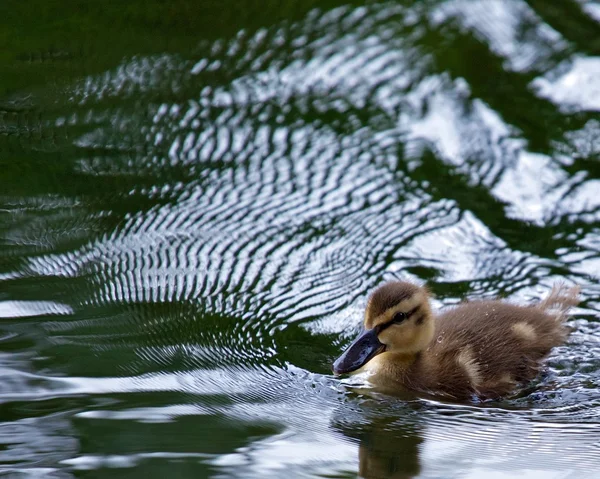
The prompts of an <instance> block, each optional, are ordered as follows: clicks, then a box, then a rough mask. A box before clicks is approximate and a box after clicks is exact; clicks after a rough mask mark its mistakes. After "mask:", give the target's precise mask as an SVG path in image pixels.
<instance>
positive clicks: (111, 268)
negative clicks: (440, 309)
mask: <svg viewBox="0 0 600 479" xmlns="http://www.w3.org/2000/svg"><path fill="white" fill-rule="evenodd" d="M188 3H189V2H187V1H186V0H180V1H178V2H177V6H176V7H168V8H167V7H165V6H164V5H162V4H160V5H159V4H158V3H156V4H155V3H152V2H150V3H148V2H143V5H141V4H140V3H137V2H130V5H129V7H128V8H127V9H126V12H125V13H124V12H123V11H122V10H121V6H119V7H118V8H119V10H118V11H113V10H111V9H112V8H113V7H112V6H109V5H104V4H103V6H102V9H101V10H102V11H101V12H99V11H97V6H95V4H94V3H93V2H91V3H90V5H89V9H90V10H89V12H87V11H81V9H79V8H73V9H71V10H69V9H65V10H64V11H65V12H68V13H64V12H61V22H62V21H63V16H64V15H67V16H68V15H76V17H73V19H69V18H70V17H69V18H66V17H65V19H64V22H66V23H65V25H88V24H93V25H98V27H97V28H96V30H94V31H97V32H98V35H97V37H98V38H97V39H96V38H91V37H90V35H88V34H87V33H86V34H85V35H83V34H82V35H83V36H81V37H78V36H77V32H76V31H75V30H74V31H73V35H72V36H71V34H69V35H66V36H68V37H69V38H71V37H72V39H70V40H69V42H67V43H65V41H64V40H63V39H61V38H58V39H56V43H57V45H58V46H57V47H52V48H49V46H48V42H49V37H48V36H47V35H50V33H49V32H47V30H45V29H39V28H38V24H37V23H36V24H31V25H29V30H28V31H26V32H20V31H15V29H17V27H16V26H15V25H21V24H22V23H23V22H24V21H25V20H22V21H18V22H17V21H15V22H9V23H10V25H9V24H6V25H5V27H6V31H7V32H11V33H10V34H8V33H7V38H23V39H27V41H26V42H25V41H24V45H25V46H23V48H27V49H29V50H28V51H24V52H15V56H14V58H13V59H12V60H11V61H12V62H13V63H11V65H10V66H11V68H13V69H14V70H10V71H12V72H13V73H14V74H10V75H8V74H7V75H5V76H3V77H2V79H0V86H2V89H0V91H2V92H3V93H1V94H0V148H1V151H2V159H1V160H0V161H1V162H2V179H3V190H2V192H1V193H0V203H1V206H0V231H1V233H0V236H1V238H2V248H1V249H0V282H1V283H0V286H1V289H0V317H1V319H2V324H1V334H0V342H1V344H2V351H1V354H0V365H1V367H2V368H3V371H4V380H3V382H2V385H0V404H2V408H3V409H2V414H1V415H0V416H1V417H0V431H5V432H6V434H5V436H4V437H5V439H6V442H5V444H6V448H5V450H3V451H0V462H2V463H4V464H11V466H6V467H5V466H2V467H3V471H8V470H11V471H12V469H16V468H19V467H21V468H32V470H33V471H34V472H35V471H37V472H38V473H47V472H54V473H56V474H62V473H64V474H65V475H79V474H81V472H80V471H82V470H86V469H89V470H94V473H96V474H97V475H100V476H101V475H105V474H106V475H109V474H110V475H113V474H114V473H115V470H118V469H122V470H124V471H125V473H127V472H131V469H132V468H134V469H135V472H137V473H138V474H140V475H141V474H145V475H149V476H153V475H155V476H158V477H162V476H163V475H164V474H166V473H169V474H176V475H197V476H201V477H205V476H220V477H245V478H247V477H264V476H265V475H269V474H270V475H277V474H281V473H282V471H285V473H286V474H290V475H294V474H296V475H299V476H300V475H322V476H331V475H336V474H337V475H344V474H345V475H352V474H355V473H356V471H360V473H361V474H362V475H363V476H365V477H389V476H390V474H396V475H397V476H398V477H413V476H418V477H464V476H468V475H469V474H470V475H471V476H476V475H478V474H479V475H485V474H488V473H489V472H495V473H498V474H504V473H505V474H506V475H507V477H508V475H509V474H513V473H515V471H521V470H524V471H527V472H528V473H531V474H534V473H538V474H545V473H550V472H552V471H559V472H561V473H562V472H564V473H565V474H567V473H573V474H575V473H577V474H578V473H579V472H581V471H583V472H587V471H589V470H595V469H594V468H597V463H598V451H597V442H596V441H595V439H594V431H595V428H596V427H597V426H598V424H597V412H598V382H599V375H598V357H600V356H599V354H600V349H599V346H598V339H597V338H598V337H600V331H599V330H598V329H599V323H598V321H597V312H598V309H599V304H600V303H599V301H600V299H599V298H600V287H599V286H598V270H599V269H598V266H599V264H598V257H599V255H598V254H599V251H598V239H599V234H600V229H599V228H598V221H599V220H600V205H599V204H598V197H597V194H596V191H597V188H598V184H597V183H598V178H599V173H600V170H599V169H598V167H597V161H596V159H597V158H596V157H597V156H598V144H600V143H599V142H598V141H597V140H598V132H599V131H600V129H599V124H600V123H599V119H598V117H597V112H598V105H597V97H598V95H597V94H596V93H597V85H596V83H595V82H594V81H593V79H594V78H595V72H596V69H597V61H598V59H597V54H598V45H597V42H596V41H595V40H594V38H597V37H598V35H595V34H594V33H597V31H598V28H599V27H598V23H597V18H596V17H594V13H593V11H594V9H593V6H591V5H592V4H591V3H590V2H573V1H569V2H563V3H562V4H561V5H560V6H558V5H555V4H554V3H552V5H550V3H548V2H546V3H544V2H539V1H527V2H525V1H515V2H503V1H492V2H463V1H458V0H454V1H422V2H400V3H392V2H382V3H376V2H372V3H368V4H366V5H365V4H360V5H353V4H348V3H345V4H343V5H342V4H338V3H336V2H333V3H332V2H329V3H328V4H326V5H317V6H315V5H311V4H310V3H306V4H302V5H300V4H296V3H294V2H283V3H280V4H278V5H277V7H276V8H275V7H273V6H270V5H263V4H262V3H261V4H260V5H257V4H254V3H252V2H244V4H243V6H242V5H237V4H236V9H231V8H228V7H226V6H225V7H219V8H217V9H215V8H213V7H212V6H211V5H196V4H194V6H193V8H192V5H191V4H188ZM15 8H17V6H16V5H15ZM31 8H33V7H31ZM115 8H116V7H115ZM165 8H166V10H165ZM196 9H199V10H198V11H199V12H200V13H199V14H193V15H191V14H190V12H191V11H194V12H196ZM238 10H239V11H243V12H245V14H246V16H239V15H235V16H232V15H231V14H230V13H229V12H230V11H231V12H232V11H238ZM86 12H87V13H86ZM113 14H114V18H115V19H119V21H118V22H117V23H116V24H114V22H113V21H112V20H110V21H108V20H107V18H111V15H113ZM53 15H56V13H52V11H50V10H47V9H46V7H44V8H42V7H41V6H40V18H42V19H43V18H45V17H44V16H48V20H49V21H50V22H51V24H53V23H52V22H53V21H54V20H55V17H54V16H53ZM29 16H30V15H24V16H23V17H22V18H23V19H25V18H29ZM36 18H38V17H36ZM149 18H151V19H152V21H149ZM53 19H54V20H53ZM92 19H93V20H92ZM123 19H125V20H123ZM56 21H58V20H56ZM122 21H123V22H125V23H124V24H123V23H120V22H122ZM62 24H63V23H61V25H62ZM149 24H151V25H153V27H152V29H151V30H150V29H149V27H146V25H149ZM101 25H105V26H108V25H110V28H108V27H106V28H105V31H104V29H102V28H101V27H100V26H101ZM61 31H62V30H61ZM86 31H87V30H86ZM36 32H43V33H44V36H40V37H38V36H37V35H38V34H37V33H36ZM107 32H110V34H109V33H107ZM39 35H41V33H40V34H39ZM107 35H109V38H107ZM167 39H168V40H167ZM2 41H3V40H1V39H0V43H1V42H2ZM36 42H37V45H36ZM71 42H74V43H76V44H79V43H81V45H82V46H81V47H78V48H74V47H73V44H72V43H71ZM111 45H119V48H118V49H113V47H112V46H111ZM15 48H19V47H18V46H15V45H9V46H7V48H6V51H9V52H12V51H13V50H14V49H15ZM40 52H41V53H40ZM11 58H12V57H11ZM15 59H16V60H15ZM5 61H6V60H5V57H2V58H0V62H5ZM17 80H18V81H17ZM398 277H402V278H408V279H414V280H419V281H424V280H427V281H428V282H429V283H430V286H431V287H432V289H433V290H434V292H435V293H436V294H437V295H438V299H437V301H436V303H437V305H438V306H443V305H446V304H452V303H455V302H457V301H459V300H461V299H462V298H463V297H464V296H471V297H483V296H496V295H506V296H509V297H510V299H512V300H515V301H527V300H530V299H535V298H540V297H542V296H544V295H545V294H546V292H547V290H548V289H549V288H550V286H551V285H552V284H553V283H554V282H555V281H556V280H557V279H562V278H567V279H568V280H570V281H572V282H575V283H578V284H580V285H582V287H583V297H584V298H583V299H584V302H583V306H582V308H581V309H579V310H578V311H577V312H576V313H577V314H576V318H575V319H574V320H573V321H571V324H572V326H573V328H574V333H573V334H572V336H571V339H570V341H569V343H568V344H567V345H566V346H565V347H562V348H558V349H557V350H556V351H555V353H554V354H553V355H552V357H551V358H550V363H549V364H550V367H549V372H548V374H547V375H546V376H545V377H544V378H542V379H541V380H540V382H539V383H537V384H535V385H533V386H532V388H531V389H528V390H527V391H525V392H524V393H523V394H522V395H521V396H520V397H518V398H512V399H510V400H509V401H506V402H505V403H502V404H501V405H497V404H496V405H493V406H489V407H481V408H475V407H473V408H469V407H458V406H453V407H450V406H448V405H442V404H437V403H427V402H416V403H415V402H404V401H396V402H390V401H389V400H387V399H385V398H378V399H377V400H372V399H365V398H362V397H360V396H358V397H357V396H356V395H352V394H350V395H348V394H347V391H346V390H345V389H344V387H343V386H342V385H340V383H339V382H337V381H336V380H334V379H333V378H332V377H331V376H329V364H331V360H332V358H334V357H335V356H337V355H338V354H339V352H340V351H341V350H342V349H343V346H344V345H345V343H346V341H347V340H349V339H350V338H351V337H353V336H354V333H355V330H354V328H355V327H357V326H358V325H359V323H360V317H361V315H362V311H363V309H364V301H365V297H366V295H367V294H368V292H369V291H371V290H372V289H373V288H374V287H375V286H376V285H378V284H379V283H380V282H381V281H382V280H384V279H389V278H398ZM32 437H37V438H38V440H36V441H34V442H33V443H31V444H29V443H28V442H27V441H28V439H27V438H32ZM216 438H218V440H217V439H216ZM575 443H576V447H575V446H574V445H573V444H575ZM36 468H37V469H36ZM451 474H454V476H451Z"/></svg>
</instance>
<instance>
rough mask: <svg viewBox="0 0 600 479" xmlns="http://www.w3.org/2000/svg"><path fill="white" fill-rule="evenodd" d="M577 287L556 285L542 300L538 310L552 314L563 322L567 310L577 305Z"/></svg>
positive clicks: (578, 288) (579, 289)
mask: <svg viewBox="0 0 600 479" xmlns="http://www.w3.org/2000/svg"><path fill="white" fill-rule="evenodd" d="M580 291H581V288H580V287H579V286H567V285H566V284H565V283H557V284H555V285H554V286H553V287H552V291H550V294H549V295H548V297H547V298H546V299H544V300H543V301H542V302H541V303H540V304H538V306H537V307H538V308H540V309H541V310H542V311H547V312H549V313H553V315H554V317H555V318H556V319H557V320H558V321H560V322H563V321H564V320H565V319H567V315H568V312H569V309H570V308H571V307H573V306H577V305H578V304H579V292H580Z"/></svg>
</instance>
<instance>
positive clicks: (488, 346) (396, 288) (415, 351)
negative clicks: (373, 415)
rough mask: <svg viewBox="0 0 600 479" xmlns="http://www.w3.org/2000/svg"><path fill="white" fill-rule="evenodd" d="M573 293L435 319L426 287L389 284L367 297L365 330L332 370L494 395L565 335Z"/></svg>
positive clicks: (466, 306) (440, 392) (427, 389)
mask: <svg viewBox="0 0 600 479" xmlns="http://www.w3.org/2000/svg"><path fill="white" fill-rule="evenodd" d="M578 294H579V289H578V288H577V287H574V288H566V287H565V286H563V285H559V286H555V287H554V288H553V290H552V292H551V293H550V295H549V296H548V297H547V298H546V299H545V300H544V301H542V302H540V303H539V304H537V305H532V306H527V307H524V306H516V305H513V304H509V303H506V302H502V301H498V300H480V301H468V302H465V303H462V304H460V305H458V306H456V307H454V308H452V309H450V310H448V311H446V312H444V313H442V314H439V315H438V316H437V317H436V316H435V315H434V314H433V312H432V310H431V306H430V304H429V292H428V291H427V289H426V288H424V287H419V286H416V285H414V284H411V283H407V282H403V281H394V282H390V283H387V284H385V285H383V286H381V287H379V288H378V289H376V290H375V292H374V293H373V294H372V295H371V297H370V298H369V301H368V303H367V308H366V311H365V319H364V329H363V331H362V332H361V333H360V335H359V336H358V337H357V338H356V339H355V340H354V342H353V343H352V344H351V345H350V346H349V347H348V349H346V351H345V352H344V353H343V354H342V355H341V356H340V357H339V358H338V359H337V360H336V361H335V362H334V364H333V372H334V373H335V374H337V375H339V374H345V373H357V372H363V371H366V372H368V373H369V376H368V378H369V382H370V383H372V384H373V385H374V386H376V387H378V388H379V389H381V390H384V391H386V392H392V393H393V392H407V391H414V392H417V393H423V394H427V395H434V396H443V397H446V398H448V399H454V400H468V399H472V398H479V399H493V398H499V397H501V396H505V395H507V394H509V393H512V392H514V391H515V390H516V388H517V387H518V386H519V385H522V384H524V383H526V382H528V381H531V380H532V379H534V378H535V377H536V376H537V374H538V372H539V370H540V369H541V366H542V362H543V360H544V358H545V357H546V356H547V355H548V354H549V353H550V350H551V349H552V348H553V347H555V346H558V345H560V344H562V343H563V342H564V341H565V340H566V338H567V336H568V333H569V329H568V328H567V327H566V326H565V324H564V323H565V320H566V317H567V312H568V310H569V308H570V307H571V306H575V305H577V304H578V302H579V300H578Z"/></svg>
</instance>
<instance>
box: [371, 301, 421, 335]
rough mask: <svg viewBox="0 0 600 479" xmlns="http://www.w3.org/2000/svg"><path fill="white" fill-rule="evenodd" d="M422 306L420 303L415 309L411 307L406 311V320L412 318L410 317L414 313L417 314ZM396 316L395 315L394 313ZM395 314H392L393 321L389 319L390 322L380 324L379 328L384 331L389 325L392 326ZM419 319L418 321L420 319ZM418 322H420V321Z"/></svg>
mask: <svg viewBox="0 0 600 479" xmlns="http://www.w3.org/2000/svg"><path fill="white" fill-rule="evenodd" d="M420 308H421V305H420V304H419V305H418V306H415V307H414V308H413V309H411V310H410V311H409V312H408V313H406V318H405V319H404V321H406V320H407V319H410V317H411V316H413V315H414V314H415V313H416V312H417V311H419V309H420ZM396 314H398V313H396ZM394 316H395V315H394ZM394 316H392V320H391V321H388V322H387V323H385V324H380V325H379V326H378V327H379V330H380V331H383V330H384V329H385V328H387V327H388V326H391V325H392V324H394V319H393V318H394ZM419 319H421V318H419ZM419 319H417V322H418V321H419ZM421 322H422V321H421ZM395 324H398V323H395ZM418 324H420V323H418Z"/></svg>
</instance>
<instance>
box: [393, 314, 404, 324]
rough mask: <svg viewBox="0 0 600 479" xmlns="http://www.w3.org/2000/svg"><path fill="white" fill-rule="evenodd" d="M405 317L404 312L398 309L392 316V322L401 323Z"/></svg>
mask: <svg viewBox="0 0 600 479" xmlns="http://www.w3.org/2000/svg"><path fill="white" fill-rule="evenodd" d="M406 317H407V315H406V313H403V312H402V311H398V312H397V313H396V314H394V316H393V317H392V323H401V322H402V321H404V320H405V319H406Z"/></svg>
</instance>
